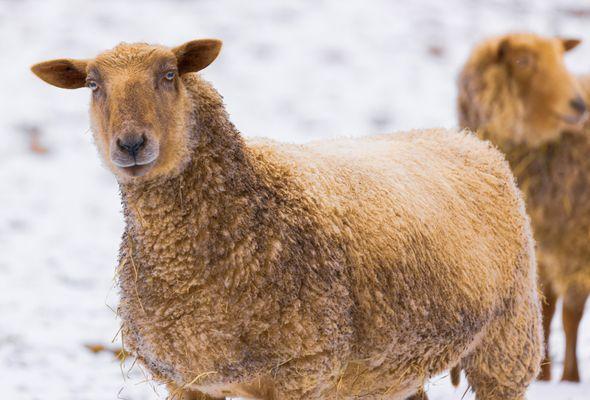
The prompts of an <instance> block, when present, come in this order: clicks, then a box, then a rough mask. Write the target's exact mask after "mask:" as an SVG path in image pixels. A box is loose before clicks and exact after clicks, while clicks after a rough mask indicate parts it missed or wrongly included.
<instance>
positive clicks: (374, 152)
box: [119, 75, 542, 400]
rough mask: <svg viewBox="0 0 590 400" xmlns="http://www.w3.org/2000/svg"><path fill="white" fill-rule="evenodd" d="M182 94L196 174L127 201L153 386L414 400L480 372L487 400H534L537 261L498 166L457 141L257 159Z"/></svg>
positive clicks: (126, 333) (127, 266)
mask: <svg viewBox="0 0 590 400" xmlns="http://www.w3.org/2000/svg"><path fill="white" fill-rule="evenodd" d="M183 79H184V80H185V84H186V85H187V87H188V88H189V90H190V93H191V97H192V101H193V102H194V110H195V113H194V114H195V115H194V119H195V121H194V127H193V129H194V141H195V144H194V150H193V156H192V158H191V160H190V161H189V162H188V164H187V166H186V167H185V169H184V170H183V171H182V172H180V173H179V174H178V175H176V176H174V177H171V178H167V179H163V180H159V181H157V182H149V183H141V184H134V183H129V184H121V192H122V197H123V205H124V213H125V218H126V229H125V233H124V237H123V241H122V245H121V253H120V267H119V283H120V287H121V303H120V307H119V312H120V315H121V318H122V323H123V337H124V342H125V347H126V349H127V350H130V351H131V353H133V354H135V355H136V356H137V357H138V359H139V361H140V362H141V363H142V364H143V365H144V366H145V367H147V369H148V370H149V371H150V372H151V373H152V374H153V376H154V378H155V379H157V380H159V381H161V382H163V383H166V384H167V385H168V386H169V387H170V388H171V390H172V391H173V393H174V390H175V389H176V390H180V391H189V390H190V391H195V392H202V393H205V394H206V395H208V396H211V397H212V398H222V397H224V396H227V397H230V396H243V397H249V398H264V399H285V400H290V399H354V398H361V397H362V398H364V399H382V398H391V399H398V398H404V397H406V396H408V395H411V394H413V393H414V392H416V391H417V390H418V389H419V388H420V387H421V385H422V384H423V382H424V380H425V379H427V378H428V377H430V376H432V375H434V374H437V373H440V372H442V371H444V370H446V369H449V368H450V367H451V366H453V365H455V364H456V363H457V362H458V361H459V360H460V359H463V365H464V367H465V369H466V372H467V375H468V379H469V381H470V384H471V385H472V387H473V388H474V390H475V391H476V393H477V396H478V399H480V400H492V399H523V398H524V392H525V391H526V387H527V386H528V384H529V382H530V381H531V380H532V379H533V378H534V376H535V375H536V374H537V369H538V366H539V362H540V358H541V346H542V339H541V331H540V316H539V304H538V299H537V293H536V288H535V287H536V272H535V257H534V254H533V242H532V239H531V234H530V228H529V223H528V220H527V217H526V214H525V212H524V206H523V202H522V201H521V198H520V195H519V191H518V190H517V188H516V186H515V184H514V181H513V177H512V174H511V172H510V170H509V167H508V164H507V163H506V162H505V160H504V159H503V156H502V155H501V154H500V153H499V152H497V151H496V150H494V149H493V148H492V147H491V146H490V145H489V144H488V143H485V142H482V141H480V140H478V139H477V138H475V137H474V136H473V135H471V134H469V133H467V132H449V131H445V130H427V131H413V132H409V133H403V134H402V133H400V134H392V135H382V136H375V137H367V138H361V139H342V140H333V141H325V142H317V143H311V144H308V145H288V144H280V143H276V142H272V141H268V140H252V141H248V142H244V141H243V140H242V139H241V137H240V135H239V133H238V132H237V131H236V129H235V128H234V126H233V125H232V124H231V123H230V122H229V120H228V116H227V114H226V112H225V110H224V106H223V104H222V101H221V98H220V96H219V95H218V94H217V92H215V90H214V89H212V88H211V87H210V85H209V84H207V83H206V82H204V81H202V80H201V79H200V78H198V76H197V75H188V76H187V77H184V78H183ZM500 365H501V366H502V367H501V368H498V366H500Z"/></svg>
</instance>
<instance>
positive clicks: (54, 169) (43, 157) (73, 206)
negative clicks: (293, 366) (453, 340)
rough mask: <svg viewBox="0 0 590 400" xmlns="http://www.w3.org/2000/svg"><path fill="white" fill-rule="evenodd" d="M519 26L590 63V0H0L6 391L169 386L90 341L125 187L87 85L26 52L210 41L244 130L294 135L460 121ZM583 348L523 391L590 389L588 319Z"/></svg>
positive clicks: (102, 310) (81, 53) (439, 385)
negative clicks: (498, 45)
mask: <svg viewBox="0 0 590 400" xmlns="http://www.w3.org/2000/svg"><path fill="white" fill-rule="evenodd" d="M512 31H533V32H536V33H541V34H546V35H561V36H571V37H577V38H581V39H586V40H588V43H585V44H584V43H583V44H582V45H581V46H580V47H579V48H578V49H576V50H575V51H573V52H572V53H571V54H568V56H567V64H568V66H569V67H570V69H571V70H572V71H574V72H579V73H583V72H585V73H590V35H589V33H590V2H588V1H580V0H578V1H568V0H553V1H551V0H546V1H542V0H519V1H508V0H492V1H483V0H445V1H440V0H406V1H402V0H397V1H393V0H391V1H386V0H373V1H370V2H369V1H363V2H361V1H342V0H300V1H271V0H258V1H243V0H194V1H189V0H175V1H174V0H173V1H153V0H143V1H127V2H124V1H114V0H102V1H98V0H97V1H71V0H55V1H51V0H46V1H32V0H30V1H29V0H12V1H9V0H0V135H1V139H0V398H2V399H44V400H45V399H76V400H86V399H89V400H94V399H116V398H120V399H129V400H132V399H133V400H139V399H158V398H160V399H164V398H165V397H166V391H165V389H164V388H163V387H161V386H158V385H156V384H153V383H150V382H149V381H148V380H147V377H146V376H144V374H143V373H142V371H141V369H140V368H139V367H138V366H137V365H135V366H133V365H132V362H131V361H127V363H125V365H123V366H121V365H120V364H119V362H118V361H116V360H114V358H113V356H112V355H111V354H108V353H101V354H93V353H92V352H90V351H88V350H87V349H86V348H85V347H84V345H85V344H88V343H102V344H110V342H111V340H114V344H113V346H115V345H116V344H117V343H120V337H118V336H117V332H118V326H119V324H118V321H117V319H116V316H115V313H114V311H113V309H115V308H116V305H117V296H118V294H117V288H116V287H115V286H114V280H113V278H114V270H115V266H116V257H117V250H118V249H117V247H118V243H119V239H120V235H121V232H122V216H121V214H120V205H119V197H118V189H117V185H116V182H115V180H114V178H113V177H112V176H111V174H110V173H109V172H107V171H106V170H105V169H104V168H103V167H102V166H101V165H100V161H99V159H98V156H97V153H96V150H95V148H94V145H93V143H92V139H91V135H90V132H89V125H88V116H87V108H88V103H89V93H88V91H87V90H86V89H80V90H76V91H66V90H62V89H57V88H55V87H51V86H49V85H46V84H44V83H42V82H41V81H40V80H38V79H37V78H35V77H34V76H33V74H32V73H30V72H29V66H30V65H31V64H33V63H35V62H38V61H42V60H46V59H51V58H61V57H74V58H90V57H94V56H95V55H96V54H97V53H98V52H100V51H102V50H104V49H107V48H111V47H113V46H114V45H115V44H117V43H119V42H121V41H127V42H136V41H145V42H150V43H160V44H165V45H170V46H173V45H178V44H181V43H182V42H184V41H187V40H190V39H195V38H203V37H214V38H220V39H222V40H223V41H224V48H223V50H222V54H221V56H220V57H219V58H218V59H217V61H216V62H215V63H214V64H213V65H211V66H210V67H209V68H207V69H206V70H205V71H204V72H203V75H204V76H205V78H206V79H208V80H210V81H212V82H213V84H214V85H215V86H216V87H217V88H218V90H219V91H220V92H221V93H222V94H223V96H224V97H225V100H226V103H227V107H228V110H229V112H230V114H231V116H232V118H233V121H234V122H235V124H236V125H237V126H238V128H239V129H240V130H241V131H242V132H243V134H244V135H246V136H268V137H272V138H274V139H280V140H284V141H291V142H304V141H307V140H311V139H318V138H326V137H334V136H338V135H367V134H375V133H383V132H390V131H395V130H404V129H410V128H423V127H434V126H444V127H453V126H455V125H456V124H457V121H456V115H455V96H456V90H455V82H456V76H457V73H458V71H459V68H460V66H461V65H462V63H463V62H464V60H465V59H466V57H467V55H468V53H469V51H470V49H471V47H472V46H473V45H474V44H475V43H476V42H478V41H480V40H482V39H484V38H486V37H488V36H490V35H495V34H501V33H506V32H512ZM589 156H590V155H589ZM554 321H555V322H554V327H553V328H554V330H555V334H554V335H553V336H552V344H553V355H554V360H555V364H554V368H555V371H554V376H555V377H558V376H559V375H560V373H561V369H562V360H563V344H562V343H563V335H562V330H561V319H560V318H559V317H558V318H555V320H554ZM579 347H580V363H581V369H582V375H583V376H582V380H583V381H584V383H583V384H579V385H575V384H562V383H559V382H557V381H554V382H552V383H543V384H542V383H535V384H533V386H532V387H531V389H530V391H529V399H531V400H539V399H564V400H581V399H588V393H589V392H590V317H588V316H586V318H585V320H584V321H583V326H582V327H581V337H580V344H579ZM130 370H131V371H130ZM463 381H464V383H463V384H464V386H462V387H461V388H459V389H454V388H452V387H451V386H450V383H449V380H448V378H445V377H444V376H441V377H437V378H433V379H432V380H431V382H430V383H429V384H428V385H427V390H428V394H429V396H430V398H431V399H433V400H436V399H440V400H442V399H461V398H464V399H474V396H473V394H471V393H466V394H465V391H466V389H467V386H466V384H465V380H463ZM464 394H465V396H464V397H462V396H463V395H464Z"/></svg>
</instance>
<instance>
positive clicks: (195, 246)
mask: <svg viewBox="0 0 590 400" xmlns="http://www.w3.org/2000/svg"><path fill="white" fill-rule="evenodd" d="M201 92H202V90H201ZM194 103H195V105H194V108H195V113H194V114H195V118H194V124H193V126H192V128H191V129H192V130H193V133H194V137H196V138H198V139H197V142H196V145H195V147H194V149H193V151H192V157H191V159H190V160H189V162H188V164H187V165H186V167H185V168H184V170H183V171H182V172H181V173H179V174H178V175H176V176H174V177H169V178H166V179H160V180H157V181H154V182H147V183H138V184H122V185H120V188H121V194H122V201H123V209H124V214H125V220H126V231H125V234H124V238H123V243H122V250H121V261H122V262H121V267H120V268H122V269H124V268H130V267H132V268H133V269H134V271H133V275H134V278H133V279H137V278H138V277H139V278H140V279H141V278H142V277H145V278H148V279H151V280H153V279H159V280H160V281H165V282H167V284H168V285H169V286H173V285H176V284H177V282H182V281H190V282H192V283H193V284H199V283H198V282H196V281H195V276H199V275H200V276H202V277H203V279H205V278H206V277H207V276H208V275H209V274H211V273H214V271H212V270H215V273H221V272H223V270H227V269H228V268H231V267H233V266H235V265H234V264H233V263H230V262H228V261H227V260H226V257H227V253H228V251H229V249H226V248H224V243H229V242H230V241H229V240H227V239H228V238H227V236H228V235H232V239H231V242H232V243H236V242H239V241H240V240H242V239H243V238H242V237H240V236H245V235H246V234H247V232H248V229H247V227H248V226H249V224H251V223H252V222H253V221H252V215H255V212H256V208H257V206H256V203H258V202H257V201H255V200H254V201H253V199H252V195H251V194H252V192H253V189H252V188H254V187H256V186H259V185H257V184H256V179H255V174H254V173H253V172H252V171H253V169H252V167H251V165H250V162H249V161H248V158H247V155H246V151H245V144H244V142H243V139H242V138H241V136H240V135H239V133H238V132H237V130H236V129H235V128H234V126H233V125H232V124H231V122H229V119H228V116H227V114H226V112H225V111H224V109H223V105H222V104H221V100H220V99H219V101H212V100H211V99H205V100H203V98H201V97H198V98H196V100H194ZM236 209H248V212H243V213H239V212H235V210H236ZM129 256H131V258H132V260H131V261H132V262H125V260H126V258H129ZM172 259H174V260H172ZM213 267H214V268H213ZM127 272H129V271H127ZM199 272H200V274H199ZM123 275H125V274H122V276H121V278H123V279H124V276H123ZM198 280H199V279H197V281H198Z"/></svg>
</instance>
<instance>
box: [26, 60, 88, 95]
mask: <svg viewBox="0 0 590 400" xmlns="http://www.w3.org/2000/svg"><path fill="white" fill-rule="evenodd" d="M87 65H88V62H87V61H85V60H72V59H70V58H62V59H59V60H51V61H45V62H42V63H39V64H35V65H33V66H32V67H31V71H33V73H34V74H35V75H37V76H38V77H39V78H41V79H42V80H44V81H45V82H47V83H49V84H50V85H53V86H57V87H59V88H63V89H78V88H81V87H84V86H85V85H86V67H87Z"/></svg>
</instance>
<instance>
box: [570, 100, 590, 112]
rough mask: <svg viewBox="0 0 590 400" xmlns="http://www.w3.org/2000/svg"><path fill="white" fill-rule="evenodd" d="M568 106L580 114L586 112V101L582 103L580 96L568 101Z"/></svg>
mask: <svg viewBox="0 0 590 400" xmlns="http://www.w3.org/2000/svg"><path fill="white" fill-rule="evenodd" d="M570 106H571V107H572V108H573V109H574V110H576V111H577V112H579V113H580V114H583V113H584V112H586V103H584V100H582V98H581V97H580V96H578V97H576V98H575V99H573V100H571V101H570Z"/></svg>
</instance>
